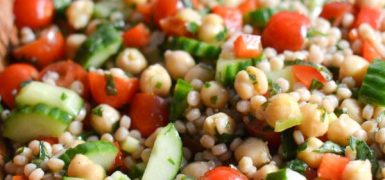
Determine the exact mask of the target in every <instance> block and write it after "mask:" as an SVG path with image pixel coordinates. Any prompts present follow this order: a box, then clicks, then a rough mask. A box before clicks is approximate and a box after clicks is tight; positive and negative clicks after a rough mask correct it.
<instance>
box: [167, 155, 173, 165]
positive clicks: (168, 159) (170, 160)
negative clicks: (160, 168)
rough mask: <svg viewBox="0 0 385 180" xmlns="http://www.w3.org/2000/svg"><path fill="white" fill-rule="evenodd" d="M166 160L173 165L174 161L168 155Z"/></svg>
mask: <svg viewBox="0 0 385 180" xmlns="http://www.w3.org/2000/svg"><path fill="white" fill-rule="evenodd" d="M167 161H168V162H169V163H170V164H172V165H175V161H174V160H172V158H171V157H168V158H167Z"/></svg>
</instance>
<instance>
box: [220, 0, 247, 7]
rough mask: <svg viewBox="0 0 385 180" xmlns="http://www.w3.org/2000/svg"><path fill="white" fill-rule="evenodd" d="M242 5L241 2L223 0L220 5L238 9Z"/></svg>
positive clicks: (237, 0) (238, 0)
mask: <svg viewBox="0 0 385 180" xmlns="http://www.w3.org/2000/svg"><path fill="white" fill-rule="evenodd" d="M241 3H242V1H241V0H223V1H222V4H223V5H225V6H227V7H238V6H239V5H240V4H241Z"/></svg>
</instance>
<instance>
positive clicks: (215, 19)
mask: <svg viewBox="0 0 385 180" xmlns="http://www.w3.org/2000/svg"><path fill="white" fill-rule="evenodd" d="M223 22H224V21H223V19H222V17H221V16H219V15H217V14H208V15H206V16H205V17H204V18H203V23H204V24H223Z"/></svg>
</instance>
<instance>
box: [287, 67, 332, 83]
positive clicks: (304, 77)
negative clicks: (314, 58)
mask: <svg viewBox="0 0 385 180" xmlns="http://www.w3.org/2000/svg"><path fill="white" fill-rule="evenodd" d="M292 68H293V74H294V76H295V78H296V79H297V80H298V81H300V82H301V83H302V84H304V85H305V86H306V87H307V88H309V87H310V85H311V83H312V81H313V79H316V80H318V81H319V82H321V83H322V84H325V83H326V82H327V80H326V79H325V77H323V76H322V74H321V73H320V72H319V71H318V70H317V69H315V68H314V67H311V66H302V65H294V66H292Z"/></svg>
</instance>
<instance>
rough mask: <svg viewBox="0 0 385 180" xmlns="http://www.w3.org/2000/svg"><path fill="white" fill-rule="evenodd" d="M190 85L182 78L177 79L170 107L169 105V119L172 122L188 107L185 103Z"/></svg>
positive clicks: (190, 88)
mask: <svg viewBox="0 0 385 180" xmlns="http://www.w3.org/2000/svg"><path fill="white" fill-rule="evenodd" d="M192 89H193V88H192V86H191V85H190V84H189V83H188V82H186V81H184V80H182V79H178V81H177V83H176V85H175V89H174V96H173V97H172V101H171V107H170V121H171V122H174V121H176V120H177V119H178V118H180V117H181V116H182V115H183V113H184V111H185V110H186V108H187V107H188V104H187V96H188V93H189V92H190V91H191V90H192Z"/></svg>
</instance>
